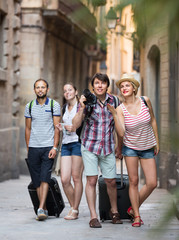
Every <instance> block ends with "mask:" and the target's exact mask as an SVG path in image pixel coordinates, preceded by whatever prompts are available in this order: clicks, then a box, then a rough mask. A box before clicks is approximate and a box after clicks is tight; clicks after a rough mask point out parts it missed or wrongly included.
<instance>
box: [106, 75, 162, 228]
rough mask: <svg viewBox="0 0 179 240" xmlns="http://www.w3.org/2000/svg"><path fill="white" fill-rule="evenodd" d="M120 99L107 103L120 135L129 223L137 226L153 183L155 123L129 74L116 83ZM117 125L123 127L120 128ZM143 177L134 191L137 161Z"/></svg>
mask: <svg viewBox="0 0 179 240" xmlns="http://www.w3.org/2000/svg"><path fill="white" fill-rule="evenodd" d="M116 85H117V87H118V88H119V89H120V92H121V95H122V96H123V98H124V102H123V103H122V104H121V105H120V106H119V107H118V108H117V109H116V110H115V109H114V108H113V107H112V106H110V105H109V104H108V108H109V110H110V111H111V113H112V114H113V117H114V121H115V127H116V130H117V131H118V134H119V135H123V147H122V154H123V156H124V158H125V161H126V166H127V171H128V175H129V196H130V200H131V204H132V206H131V207H130V208H129V209H128V211H127V213H128V214H129V215H130V216H131V217H132V218H133V219H134V221H133V223H132V226H133V227H140V226H141V225H142V224H143V221H142V220H141V218H140V214H139V207H140V206H141V204H142V203H143V202H144V201H145V200H146V198H147V197H148V196H149V195H150V194H151V193H152V191H153V190H154V189H155V188H156V186H157V170H156V162H155V158H154V156H155V155H157V154H158V153H159V138H158V130H157V123H156V119H155V116H154V113H153V109H152V105H151V102H150V100H149V98H148V97H146V96H145V97H137V96H136V95H137V91H138V88H139V86H140V84H139V82H138V81H137V80H136V79H135V78H134V77H133V76H131V75H128V74H123V76H122V78H121V79H120V80H118V81H117V82H116ZM121 125H122V127H123V130H121V129H122V128H121ZM139 159H140V164H141V167H142V169H143V172H144V176H145V185H144V186H143V187H142V188H141V190H140V191H139V190H138V182H139V176H138V164H139Z"/></svg>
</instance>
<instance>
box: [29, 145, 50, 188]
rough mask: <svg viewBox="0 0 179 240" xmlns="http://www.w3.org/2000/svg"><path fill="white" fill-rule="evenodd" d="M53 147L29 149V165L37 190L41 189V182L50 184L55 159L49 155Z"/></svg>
mask: <svg viewBox="0 0 179 240" xmlns="http://www.w3.org/2000/svg"><path fill="white" fill-rule="evenodd" d="M52 147H53V146H52ZM52 147H41V148H34V147H29V152H28V165H29V171H30V175H31V178H32V182H33V185H34V187H35V188H37V187H40V184H41V182H47V183H49V182H50V179H51V173H52V166H53V162H54V159H51V158H48V154H49V152H50V150H51V149H52Z"/></svg>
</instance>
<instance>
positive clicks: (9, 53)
mask: <svg viewBox="0 0 179 240" xmlns="http://www.w3.org/2000/svg"><path fill="white" fill-rule="evenodd" d="M0 17H1V18H0V45H1V47H0V59H1V60H0V102H1V106H0V115H1V117H0V181H3V180H5V179H9V178H17V177H18V176H19V169H18V162H19V110H20V109H19V106H20V104H19V94H20V88H19V83H20V78H19V73H20V68H19V55H20V31H19V30H20V1H12V0H7V1H5V0H1V1H0Z"/></svg>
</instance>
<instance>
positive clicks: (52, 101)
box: [29, 99, 54, 118]
mask: <svg viewBox="0 0 179 240" xmlns="http://www.w3.org/2000/svg"><path fill="white" fill-rule="evenodd" d="M33 104H34V100H32V101H31V102H30V104H29V115H30V116H31V117H32V114H31V112H32V106H33ZM53 107H54V100H53V99H51V100H50V108H51V113H52V118H53Z"/></svg>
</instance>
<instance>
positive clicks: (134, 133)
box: [120, 98, 157, 151]
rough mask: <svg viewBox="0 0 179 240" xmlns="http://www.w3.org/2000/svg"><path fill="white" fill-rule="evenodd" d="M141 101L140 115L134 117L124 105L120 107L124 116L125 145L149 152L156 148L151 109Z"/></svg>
mask: <svg viewBox="0 0 179 240" xmlns="http://www.w3.org/2000/svg"><path fill="white" fill-rule="evenodd" d="M140 101H141V110H140V112H139V114H137V115H132V114H130V113H129V112H128V111H127V109H126V108H125V106H124V104H123V103H122V104H121V105H120V106H121V108H122V110H123V114H124V123H125V129H126V130H125V135H124V145H125V146H127V147H129V148H132V149H135V150H141V151H143V150H147V149H150V148H152V147H154V146H155V145H156V144H157V143H156V139H155V135H154V132H153V128H152V126H151V116H150V113H149V108H148V107H147V106H146V105H145V103H144V102H143V101H142V99H141V98H140Z"/></svg>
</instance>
